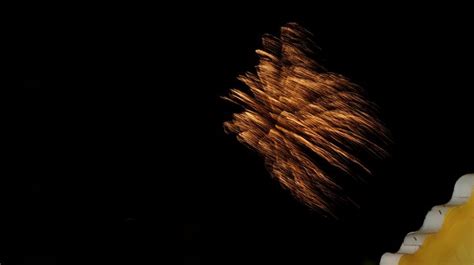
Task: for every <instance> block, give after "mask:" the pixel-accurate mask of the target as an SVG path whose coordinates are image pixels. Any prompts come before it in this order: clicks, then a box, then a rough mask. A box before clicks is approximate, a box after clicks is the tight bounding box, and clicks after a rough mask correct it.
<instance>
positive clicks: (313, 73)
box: [224, 23, 386, 212]
mask: <svg viewBox="0 0 474 265" xmlns="http://www.w3.org/2000/svg"><path fill="white" fill-rule="evenodd" d="M310 37H311V34H310V33H309V32H308V31H306V30H305V29H303V28H302V27H300V26H298V25H297V24H295V23H290V24H287V25H285V26H283V27H282V28H281V33H280V38H277V37H274V36H270V35H264V36H263V38H262V46H263V47H262V49H259V50H257V51H256V53H257V54H258V55H259V56H260V60H259V63H258V65H257V66H256V73H250V72H248V73H246V74H245V75H242V76H239V77H238V79H239V80H240V81H241V82H243V83H244V84H245V85H246V86H248V88H249V89H250V91H249V93H248V92H244V91H242V90H239V89H232V90H231V91H230V94H229V96H228V97H225V99H227V100H230V101H232V102H234V103H236V104H238V105H240V106H242V107H243V108H244V111H243V112H241V113H237V114H234V115H233V119H232V120H230V121H227V122H225V123H224V128H225V130H226V132H228V133H234V134H236V135H237V139H238V140H239V141H240V142H241V143H243V144H245V145H247V146H248V147H250V148H251V149H254V150H256V151H257V152H258V153H260V154H261V155H262V156H263V157H264V160H265V165H266V167H267V169H268V171H269V172H270V173H271V174H272V175H273V176H274V177H275V178H277V179H278V180H279V182H280V183H281V184H282V185H283V186H284V187H285V188H287V189H288V190H290V192H291V193H292V194H293V195H294V196H295V197H296V198H298V199H299V200H301V201H302V202H304V203H305V204H306V205H308V206H310V207H312V208H316V209H321V210H323V211H326V212H330V203H329V201H330V200H331V199H332V198H336V197H340V195H338V194H337V193H338V192H337V191H338V190H339V186H338V184H337V183H336V182H335V180H334V178H333V177H331V176H330V174H329V173H328V172H327V166H322V165H321V164H322V163H325V164H327V165H330V167H332V168H335V169H337V170H339V171H340V172H343V173H347V174H351V173H352V172H353V171H354V169H355V168H359V169H362V170H363V171H365V172H369V173H370V171H369V169H368V168H367V167H366V165H364V163H363V161H361V159H359V158H358V157H357V155H356V151H355V150H357V148H364V150H368V151H369V152H371V153H373V154H375V155H377V156H383V155H385V151H384V149H383V148H382V146H381V145H380V144H377V143H376V141H374V140H369V139H368V138H369V136H370V138H371V139H385V131H386V130H385V128H384V127H383V126H382V125H381V123H380V122H379V121H378V120H377V119H376V118H375V117H374V115H373V106H372V104H371V103H370V102H368V101H367V100H366V99H365V98H364V96H363V93H362V90H361V89H360V87H358V86H357V85H355V84H353V83H351V82H350V81H349V80H348V79H347V78H345V77H344V76H341V75H339V74H335V73H331V72H328V71H327V70H325V69H324V68H323V67H322V66H321V65H319V64H318V63H317V62H316V61H315V60H313V59H311V55H312V51H313V49H312V42H311V38H310ZM315 158H317V159H315ZM317 161H318V162H317Z"/></svg>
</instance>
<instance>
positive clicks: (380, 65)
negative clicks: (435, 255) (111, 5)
mask: <svg viewBox="0 0 474 265" xmlns="http://www.w3.org/2000/svg"><path fill="white" fill-rule="evenodd" d="M190 8H191V7H190ZM201 8H204V9H206V8H207V7H206V6H202V7H201ZM240 8H242V6H240ZM248 9H253V7H252V6H248ZM240 10H241V9H237V8H236V7H232V6H229V7H225V8H224V7H220V8H217V9H216V10H215V11H211V9H209V10H208V12H204V13H199V12H195V13H193V14H192V15H187V14H184V13H183V12H176V15H175V16H172V18H166V17H164V16H161V15H160V14H161V13H166V12H165V11H160V12H159V14H150V11H148V12H145V11H143V10H142V9H136V10H135V9H133V10H127V12H128V13H125V14H127V15H123V13H114V12H110V13H107V14H110V15H107V18H103V16H102V15H103V13H100V12H98V13H97V14H95V16H94V17H95V19H96V20H97V22H96V23H91V25H89V24H86V23H82V22H81V21H80V20H78V21H74V22H72V23H71V24H67V26H66V25H62V26H58V25H54V26H51V27H49V26H46V25H43V24H41V25H40V26H39V25H37V26H35V25H30V24H28V23H26V24H25V25H26V26H28V25H30V27H26V28H27V30H26V31H24V32H22V33H21V34H19V35H18V36H19V38H17V39H15V41H16V42H18V43H17V45H15V48H14V54H15V56H14V59H13V60H12V63H13V67H12V69H14V70H12V72H20V73H21V76H22V77H21V78H18V81H16V83H15V85H16V88H15V89H12V90H8V93H7V94H8V95H7V96H6V97H4V98H3V99H4V100H6V104H4V107H5V112H4V120H5V125H4V130H6V131H7V135H8V137H5V138H4V141H5V142H4V145H5V146H6V147H7V148H6V150H7V155H6V160H4V163H6V168H7V169H6V170H5V172H4V174H3V175H2V178H1V179H2V182H1V196H2V197H1V203H0V206H1V208H2V218H1V223H0V229H1V230H0V243H1V245H0V262H1V263H2V264H56V262H58V264H70V263H71V262H76V261H80V262H86V264H87V263H90V262H99V263H102V264H114V263H115V264H116V263H120V264H253V263H256V264H360V265H370V264H378V262H379V259H380V257H381V255H382V254H383V253H384V252H387V251H391V252H394V251H397V250H398V248H399V246H400V244H401V242H402V240H403V237H404V236H405V234H406V233H407V232H409V231H412V230H417V229H418V228H419V227H420V226H421V224H422V221H423V219H424V216H425V214H426V212H427V211H428V210H429V209H430V208H431V207H432V206H434V205H436V204H442V203H445V202H447V201H448V200H449V198H450V196H451V193H452V189H453V186H454V183H455V181H456V180H457V178H459V177H460V176H461V175H463V174H466V173H472V172H474V153H473V151H472V150H474V134H473V129H472V127H473V123H474V107H473V102H474V96H473V94H474V93H473V89H474V88H473V84H472V70H473V69H472V64H471V62H472V61H473V52H472V47H473V43H472V40H471V34H469V33H470V32H472V28H470V26H469V25H472V24H473V23H472V21H470V20H472V19H471V18H470V17H469V16H466V15H465V14H463V13H462V12H461V11H462V9H456V10H452V8H442V12H441V9H440V10H438V11H428V10H425V9H419V10H415V9H414V8H411V7H410V8H409V7H390V8H380V9H379V10H378V11H370V10H369V9H364V8H362V7H361V8H360V9H357V10H356V9H353V8H352V7H348V6H341V7H338V8H335V7H325V6H324V7H323V6H321V7H320V8H316V7H312V5H311V6H297V7H296V8H286V7H285V6H281V7H276V8H275V10H262V11H261V12H257V11H256V7H255V10H254V11H253V12H243V11H240ZM242 10H243V8H242ZM295 10H296V11H295ZM451 10H452V11H451ZM175 11H176V10H175ZM145 13H146V14H145ZM448 17H449V18H448ZM471 17H472V16H471ZM291 21H294V22H298V23H300V24H302V25H303V26H305V27H306V28H307V29H309V30H310V31H311V32H312V33H313V34H314V40H315V42H316V44H317V45H318V46H319V47H320V48H321V51H320V52H319V53H318V55H317V56H318V57H317V58H318V60H319V62H321V63H322V64H323V65H324V66H326V67H327V68H328V69H329V70H330V71H333V72H337V73H340V74H343V75H345V76H347V77H349V78H350V79H351V80H352V81H354V82H355V83H357V84H359V85H361V86H362V87H363V88H364V89H365V90H366V92H367V94H368V98H369V99H370V100H371V101H372V102H374V103H375V104H377V105H378V107H379V117H380V118H381V120H382V121H383V122H384V124H385V125H386V126H387V127H388V129H389V130H390V131H391V134H392V141H393V144H391V145H390V146H389V148H388V150H389V153H390V156H389V157H388V158H386V159H383V160H373V161H370V166H371V168H372V169H374V174H373V176H371V177H367V178H366V179H365V181H364V182H362V181H355V180H344V182H343V184H344V188H345V192H347V194H350V195H351V197H352V198H353V199H354V200H355V201H356V202H357V203H358V205H359V207H355V206H351V205H336V206H335V212H336V216H337V218H328V217H324V216H323V215H321V214H320V213H318V212H316V211H313V210H310V209H308V208H307V207H305V206H304V205H302V204H301V203H299V202H298V201H296V200H295V199H293V197H292V196H291V195H290V194H289V192H287V191H286V190H284V189H282V188H281V187H280V185H279V184H278V183H277V181H276V180H274V179H272V177H271V176H270V174H269V173H268V172H267V171H266V170H265V167H264V163H263V159H262V158H261V157H259V156H258V155H257V154H256V153H255V152H253V151H251V150H249V149H247V148H246V147H244V146H243V145H241V144H240V143H238V142H237V140H236V139H235V137H234V136H231V135H226V134H225V133H224V132H223V128H222V123H223V122H224V121H226V120H228V119H230V117H231V114H232V113H233V112H235V111H239V110H240V109H239V108H238V107H236V106H233V105H232V104H230V103H228V102H225V101H223V100H222V99H221V98H220V97H221V96H224V95H226V94H227V93H228V90H229V89H230V88H233V87H240V88H241V87H243V85H241V84H240V83H239V82H238V81H237V80H236V76H237V75H238V74H242V73H244V72H245V71H249V70H253V66H254V65H255V63H256V62H257V56H256V55H255V53H254V50H255V49H257V48H259V47H260V37H261V35H262V34H264V33H271V34H278V30H279V28H280V26H282V25H283V24H285V23H287V22H291ZM48 25H53V24H52V23H51V24H48ZM44 29H47V30H44ZM17 69H19V71H16V70H17ZM144 262H146V263H144Z"/></svg>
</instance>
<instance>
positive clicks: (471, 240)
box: [380, 174, 474, 265]
mask: <svg viewBox="0 0 474 265" xmlns="http://www.w3.org/2000/svg"><path fill="white" fill-rule="evenodd" d="M448 264H449V265H455V264H456V265H473V264H474V174H467V175H464V176H462V177H461V178H460V179H459V180H458V181H457V182H456V185H455V187H454V192H453V196H452V198H451V200H450V201H449V202H448V203H447V204H444V205H439V206H435V207H433V208H432V209H431V211H429V212H428V214H427V215H426V217H425V220H424V222H423V226H422V227H421V228H420V230H418V231H415V232H411V233H408V234H407V236H406V237H405V240H404V241H403V243H402V245H401V247H400V250H398V252H397V253H385V254H384V255H383V256H382V259H381V260H380V265H448Z"/></svg>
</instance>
